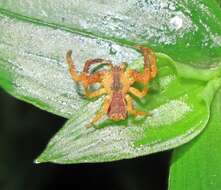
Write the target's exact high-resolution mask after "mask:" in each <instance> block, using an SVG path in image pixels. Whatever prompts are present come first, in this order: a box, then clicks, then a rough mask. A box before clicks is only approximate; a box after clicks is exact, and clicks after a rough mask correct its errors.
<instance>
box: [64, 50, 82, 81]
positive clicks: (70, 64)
mask: <svg viewBox="0 0 221 190" xmlns="http://www.w3.org/2000/svg"><path fill="white" fill-rule="evenodd" d="M71 54H72V51H71V50H69V51H68V52H67V54H66V62H67V64H68V69H69V72H70V74H71V77H72V79H73V80H75V81H80V75H79V74H78V73H77V71H76V68H75V65H74V61H73V59H72V57H71Z"/></svg>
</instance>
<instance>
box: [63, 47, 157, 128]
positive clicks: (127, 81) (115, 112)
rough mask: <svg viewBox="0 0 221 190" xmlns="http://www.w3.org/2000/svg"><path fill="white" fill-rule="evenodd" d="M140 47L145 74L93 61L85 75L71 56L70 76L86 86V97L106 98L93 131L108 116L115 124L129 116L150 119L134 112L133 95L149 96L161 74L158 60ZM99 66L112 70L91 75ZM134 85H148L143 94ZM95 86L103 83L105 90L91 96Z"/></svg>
mask: <svg viewBox="0 0 221 190" xmlns="http://www.w3.org/2000/svg"><path fill="white" fill-rule="evenodd" d="M137 47H138V48H139V49H140V50H141V52H142V53H143V55H144V71H143V73H140V72H138V71H136V70H132V69H126V65H125V64H124V63H122V64H120V65H119V66H117V65H113V64H112V63H111V61H109V60H103V59H90V60H87V61H86V63H85V65H84V69H83V72H82V73H80V74H78V73H77V72H76V69H75V65H74V62H73V60H72V58H71V54H72V51H71V50H69V51H68V52H67V55H66V60H67V63H68V65H69V71H70V74H71V76H72V78H73V80H75V81H77V82H82V84H83V86H84V88H85V96H86V97H88V98H94V97H98V96H101V95H103V94H106V98H105V101H104V103H103V107H102V110H101V111H100V112H99V113H98V114H97V115H96V116H95V117H94V118H93V119H92V121H91V123H90V124H89V125H88V126H87V127H90V126H91V125H92V124H94V123H95V122H96V121H98V120H99V119H100V118H101V117H102V116H103V115H104V114H106V113H107V115H108V117H109V118H110V119H112V120H115V121H117V120H123V119H125V118H126V117H127V114H128V113H130V114H133V115H148V113H146V112H142V111H137V110H134V108H133V105H132V98H131V96H130V95H129V93H130V94H133V95H135V96H137V97H139V98H142V97H143V96H145V95H146V94H147V91H148V89H147V84H148V82H149V81H150V80H151V79H152V78H154V77H155V76H156V73H157V66H156V56H155V54H154V53H153V51H152V50H151V49H150V48H146V47H143V46H137ZM97 63H104V64H106V65H108V66H109V67H110V70H101V71H97V72H94V73H90V72H89V68H90V66H91V65H92V64H97ZM134 82H140V83H142V84H144V88H143V90H142V91H140V90H138V89H136V88H134V87H132V84H133V83H134ZM94 83H100V84H101V87H100V88H99V89H98V90H96V91H93V92H90V91H89V88H88V87H89V86H90V85H92V84H94Z"/></svg>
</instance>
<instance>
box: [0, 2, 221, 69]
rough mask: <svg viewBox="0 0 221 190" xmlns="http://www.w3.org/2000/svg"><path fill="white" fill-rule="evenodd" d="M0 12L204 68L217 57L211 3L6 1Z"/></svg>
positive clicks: (218, 21) (220, 52) (220, 21)
mask: <svg viewBox="0 0 221 190" xmlns="http://www.w3.org/2000/svg"><path fill="white" fill-rule="evenodd" d="M0 9H1V10H0V11H1V12H2V13H4V14H8V15H11V16H12V17H14V18H19V19H20V18H21V16H20V15H23V17H22V19H24V20H29V21H31V22H37V23H41V24H45V25H48V24H49V25H50V26H53V27H58V28H61V29H63V30H71V31H72V32H77V33H80V34H86V35H90V36H94V37H98V38H103V39H108V40H111V41H115V42H118V43H121V44H127V45H133V44H146V45H147V46H151V47H152V48H154V49H156V50H157V51H160V52H163V53H166V54H168V55H169V56H170V57H172V58H173V59H174V60H176V61H181V62H185V63H192V64H196V65H199V64H200V65H201V66H202V64H210V63H211V62H215V61H216V60H217V58H220V56H221V36H220V35H221V10H220V7H219V5H218V4H217V2H216V1H215V0H187V1H180V0H170V1H165V0H156V1H152V0H134V1H125V0H119V1H115V0H110V1H100V0H93V1H85V0H80V1H73V0H72V1H71V0H64V1H61V0H54V1H53V3H52V2H51V1H50V0H33V1H31V2H26V1H23V0H16V1H9V0H7V1H1V2H0Z"/></svg>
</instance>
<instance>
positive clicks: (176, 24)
mask: <svg viewBox="0 0 221 190" xmlns="http://www.w3.org/2000/svg"><path fill="white" fill-rule="evenodd" d="M170 25H171V26H172V28H173V29H175V30H179V29H180V28H182V26H183V19H182V18H181V17H179V16H177V15H176V16H174V17H173V18H171V19H170Z"/></svg>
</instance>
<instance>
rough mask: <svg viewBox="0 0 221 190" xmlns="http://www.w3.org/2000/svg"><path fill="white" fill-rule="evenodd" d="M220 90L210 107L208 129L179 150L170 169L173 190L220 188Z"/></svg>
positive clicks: (174, 155) (171, 189)
mask: <svg viewBox="0 0 221 190" xmlns="http://www.w3.org/2000/svg"><path fill="white" fill-rule="evenodd" d="M220 136H221V90H219V92H218V93H217V95H216V97H215V99H214V101H213V103H212V108H211V117H210V120H209V123H208V125H207V126H206V129H205V130H204V132H203V133H202V134H200V135H199V136H198V137H197V138H196V139H194V140H193V141H191V142H190V143H188V144H187V145H185V146H182V147H180V148H178V149H176V150H175V151H174V153H173V159H172V163H171V169H170V182H169V186H170V188H169V189H170V190H180V189H182V190H195V189H201V190H208V189H221V181H220V179H221V164H220V163H221V154H220V152H221V149H220V147H221V138H220Z"/></svg>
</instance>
